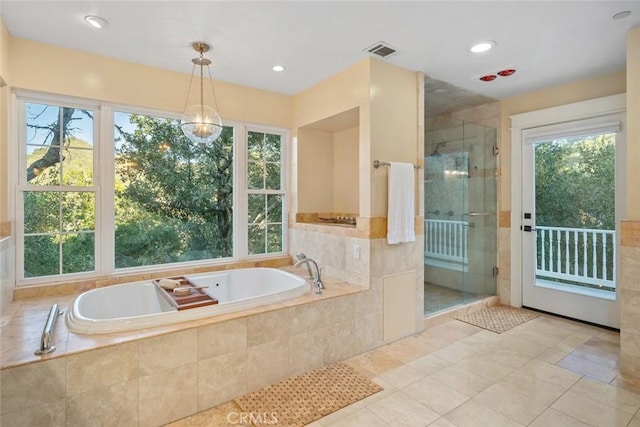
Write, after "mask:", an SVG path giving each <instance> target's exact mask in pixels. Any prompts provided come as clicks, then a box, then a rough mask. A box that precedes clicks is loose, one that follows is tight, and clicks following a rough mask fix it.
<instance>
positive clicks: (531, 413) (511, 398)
mask: <svg viewBox="0 0 640 427" xmlns="http://www.w3.org/2000/svg"><path fill="white" fill-rule="evenodd" d="M474 399H475V400H477V401H478V402H480V403H482V404H483V405H485V406H487V407H489V408H491V409H493V410H495V411H498V412H500V413H501V414H502V415H504V416H506V417H508V418H510V419H512V420H514V421H517V422H519V423H520V424H524V425H528V424H529V423H530V422H532V421H533V420H534V419H536V417H538V415H540V414H541V413H543V412H544V410H545V409H547V405H545V404H542V403H539V402H536V401H535V400H532V399H529V398H528V397H527V396H525V395H524V394H520V393H517V392H515V391H514V390H512V389H510V388H507V387H505V386H503V385H501V384H494V385H492V386H491V387H489V388H488V389H486V390H484V391H483V392H481V393H480V394H478V395H477V396H476V397H474Z"/></svg>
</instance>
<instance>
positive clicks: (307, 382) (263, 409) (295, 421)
mask: <svg viewBox="0 0 640 427" xmlns="http://www.w3.org/2000/svg"><path fill="white" fill-rule="evenodd" d="M381 390H382V387H380V386H379V385H378V384H376V383H374V382H373V381H371V380H370V379H368V378H366V377H364V376H362V375H360V374H359V373H357V372H356V371H355V370H354V369H353V368H351V367H350V366H347V365H345V364H342V363H339V362H338V363H334V364H332V365H329V366H325V367H324V368H320V369H316V370H314V371H310V372H307V373H304V374H302V375H298V376H297V377H293V378H289V379H287V380H285V381H282V382H280V383H278V384H274V385H270V386H268V387H265V388H263V389H261V390H258V391H254V392H253V393H249V394H246V395H244V396H242V397H240V398H238V399H236V403H237V404H238V405H239V406H240V407H241V408H242V410H243V411H244V412H245V413H249V414H252V415H253V416H254V420H253V423H254V425H255V426H261V425H265V424H266V423H270V424H273V425H277V426H278V427H285V426H304V425H306V424H309V423H311V422H313V421H315V420H317V419H319V418H322V417H324V416H325V415H328V414H330V413H332V412H335V411H337V410H338V409H341V408H344V407H345V406H348V405H350V404H352V403H354V402H357V401H358V400H360V399H364V398H365V397H367V396H370V395H372V394H374V393H377V392H379V391H381ZM260 416H262V418H263V420H262V421H261V420H260ZM265 419H266V423H265V422H264V420H265ZM275 419H277V423H275V422H274V421H275ZM261 422H263V424H260V423H261Z"/></svg>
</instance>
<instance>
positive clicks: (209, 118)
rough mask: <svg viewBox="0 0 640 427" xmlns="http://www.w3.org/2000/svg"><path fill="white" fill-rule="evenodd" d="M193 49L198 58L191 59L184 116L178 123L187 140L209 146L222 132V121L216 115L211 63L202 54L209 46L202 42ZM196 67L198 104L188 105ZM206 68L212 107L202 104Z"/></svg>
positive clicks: (216, 107) (216, 105)
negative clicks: (198, 71) (211, 95)
mask: <svg viewBox="0 0 640 427" xmlns="http://www.w3.org/2000/svg"><path fill="white" fill-rule="evenodd" d="M192 46H193V49H194V50H195V51H196V52H199V53H200V56H199V57H198V58H193V59H192V60H191V62H193V69H192V70H191V80H190V81H189V90H188V92H187V99H186V101H185V103H184V114H183V115H182V120H181V121H180V128H181V129H182V132H183V133H184V134H185V136H186V137H187V138H189V140H191V141H192V142H194V143H197V144H209V143H212V142H213V141H215V140H216V139H218V137H219V136H220V133H221V132H222V119H221V118H220V114H218V103H217V101H216V92H215V90H214V89H213V80H212V79H211V70H210V68H209V65H210V64H211V61H210V60H209V59H207V58H205V57H204V53H205V52H207V51H208V50H209V45H208V44H206V43H203V42H195V43H193V45H192ZM196 66H198V67H200V99H199V103H198V104H194V105H191V106H189V107H187V105H189V95H190V94H191V85H192V83H193V77H194V75H195V70H196ZM205 66H206V67H207V72H208V75H209V82H210V83H211V92H212V94H213V103H214V105H213V106H209V105H206V104H205V102H204V67H205Z"/></svg>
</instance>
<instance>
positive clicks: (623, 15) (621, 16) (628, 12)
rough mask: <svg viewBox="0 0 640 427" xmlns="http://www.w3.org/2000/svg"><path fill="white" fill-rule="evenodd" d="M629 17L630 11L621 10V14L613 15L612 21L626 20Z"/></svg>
mask: <svg viewBox="0 0 640 427" xmlns="http://www.w3.org/2000/svg"><path fill="white" fill-rule="evenodd" d="M629 15H631V11H630V10H623V11H622V12H618V13H616V14H615V15H613V16H612V18H613V19H622V18H626V17H627V16H629Z"/></svg>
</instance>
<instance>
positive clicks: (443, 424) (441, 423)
mask: <svg viewBox="0 0 640 427" xmlns="http://www.w3.org/2000/svg"><path fill="white" fill-rule="evenodd" d="M429 427H456V425H455V424H453V423H452V422H451V421H449V420H447V419H446V418H444V417H442V418H438V419H437V420H435V421H434V422H432V423H431V424H429Z"/></svg>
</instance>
